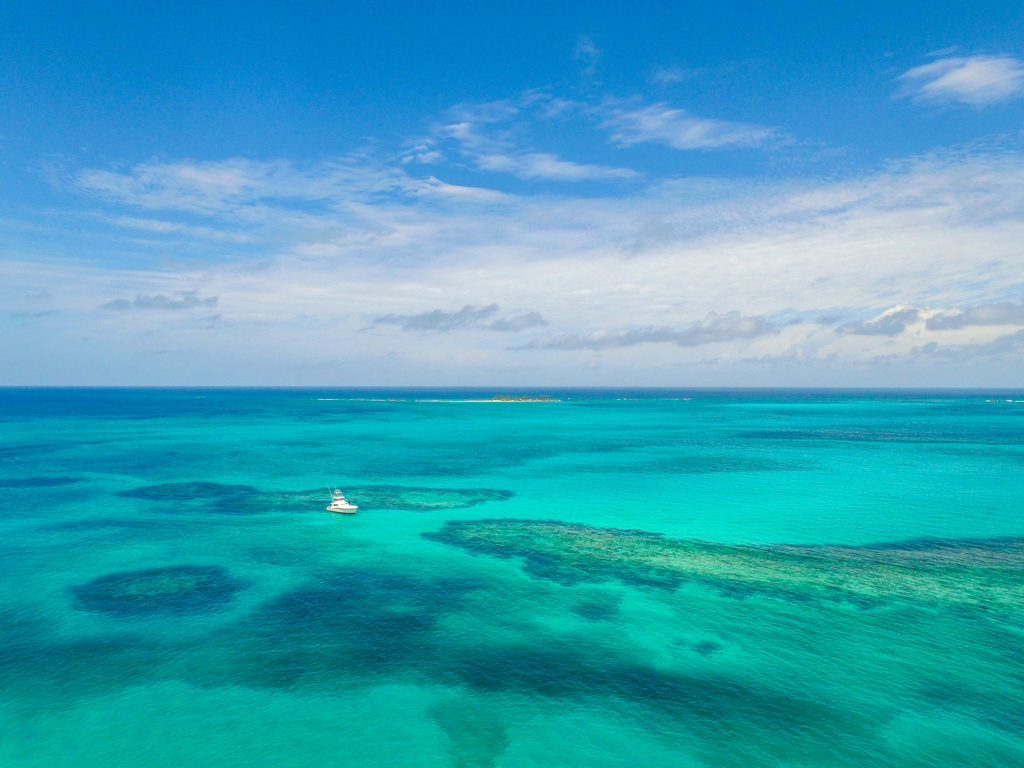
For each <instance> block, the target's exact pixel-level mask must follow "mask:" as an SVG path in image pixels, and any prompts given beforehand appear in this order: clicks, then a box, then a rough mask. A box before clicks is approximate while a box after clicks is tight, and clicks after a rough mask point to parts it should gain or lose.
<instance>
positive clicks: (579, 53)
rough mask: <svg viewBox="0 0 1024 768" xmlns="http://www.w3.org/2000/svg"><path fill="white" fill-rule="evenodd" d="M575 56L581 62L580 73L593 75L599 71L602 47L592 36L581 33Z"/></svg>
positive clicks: (588, 75) (574, 52) (574, 51)
mask: <svg viewBox="0 0 1024 768" xmlns="http://www.w3.org/2000/svg"><path fill="white" fill-rule="evenodd" d="M573 58H575V59H576V61H578V62H579V63H580V73H581V74H582V75H584V76H585V77H593V76H594V73H595V72H596V71H597V62H598V60H599V59H600V58H601V49H600V48H598V47H597V45H596V44H595V43H594V41H593V40H592V39H590V37H588V36H587V35H580V38H579V39H578V40H577V41H576V48H575V49H574V50H573Z"/></svg>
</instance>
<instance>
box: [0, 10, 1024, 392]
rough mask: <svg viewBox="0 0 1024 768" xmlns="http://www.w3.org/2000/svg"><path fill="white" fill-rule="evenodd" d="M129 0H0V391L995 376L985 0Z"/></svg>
mask: <svg viewBox="0 0 1024 768" xmlns="http://www.w3.org/2000/svg"><path fill="white" fill-rule="evenodd" d="M150 5H151V4H139V3H92V4H85V3H74V4H71V3H67V4H59V3H57V4H54V3H40V2H34V3H8V4H6V6H5V11H4V23H3V25H0V72H2V75H0V76H2V80H0V204H2V210H0V235H2V237H0V274H3V275H4V276H5V278H4V279H3V280H2V281H0V299H2V305H0V307H2V309H0V356H2V359H3V360H4V361H5V362H4V363H3V364H2V366H0V384H169V385H170V384H268V385H314V384H317V385H318V384H337V385H359V384H395V385H403V384H409V385H411V384H467V385H480V384H492V385H513V384H515V385H531V384H532V385H571V384H581V385H582V384H593V385H736V386H754V385H807V386H811V385H825V386H827V385H873V386H915V385H916V386H920V385H940V384H941V385H949V386H1006V385H1015V384H1016V385H1019V384H1021V382H1022V381H1024V303H1022V301H1024V279H1022V278H1021V277H1020V275H1021V274H1022V273H1024V269H1022V267H1024V252H1022V249H1024V246H1022V245H1021V244H1022V243H1024V146H1022V143H1024V142H1022V140H1024V133H1022V129H1024V32H1022V30H1024V6H1021V5H1020V4H1019V3H1011V2H998V3H995V2H987V3H986V2H976V3H970V4H966V3H961V2H957V3H952V2H949V3H941V2H939V3H936V2H931V3H914V2H906V3H895V4H894V3H872V2H864V3H856V4H853V3H850V4H831V3H820V2H818V3H799V2H793V3H785V4H774V5H776V6H778V7H768V6H767V5H766V4H762V3H753V2H746V3H743V2H724V3H716V4H706V3H702V4H697V3H692V4H683V3H645V2H630V3H601V2H588V3H559V4H551V3H530V2H519V3H514V4H512V3H436V4H425V3H397V2H372V3H369V2H368V3H355V2H352V3H345V4H339V3H289V4H280V3H279V4H270V3H246V4H235V3H210V4H198V3H165V4H160V6H159V7H150ZM552 5H555V7H552Z"/></svg>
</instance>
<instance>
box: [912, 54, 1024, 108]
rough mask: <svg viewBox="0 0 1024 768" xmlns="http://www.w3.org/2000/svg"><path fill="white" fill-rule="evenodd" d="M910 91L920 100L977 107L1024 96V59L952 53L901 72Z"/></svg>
mask: <svg viewBox="0 0 1024 768" xmlns="http://www.w3.org/2000/svg"><path fill="white" fill-rule="evenodd" d="M900 80H902V81H903V83H904V86H905V88H906V91H905V92H906V94H908V95H911V96H913V97H914V98H915V99H918V100H920V101H930V102H946V103H948V102H961V103H963V104H969V105H971V106H975V107H982V106H988V105H990V104H997V103H999V102H1002V101H1009V100H1010V99H1015V98H1021V97H1022V96H1024V61H1021V60H1020V59H1017V58H1014V57H1012V56H951V57H949V58H944V59H939V60H937V61H932V62H930V63H928V64H922V65H921V66H919V67H914V68H913V69H910V70H907V71H906V72H904V73H903V74H902V75H900Z"/></svg>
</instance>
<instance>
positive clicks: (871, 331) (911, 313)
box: [836, 307, 921, 336]
mask: <svg viewBox="0 0 1024 768" xmlns="http://www.w3.org/2000/svg"><path fill="white" fill-rule="evenodd" d="M920 318H921V311H920V310H919V309H917V308H916V307H892V308H891V309H887V310H886V311H885V312H883V313H882V314H880V315H878V316H877V317H873V318H871V319H870V320H865V321H863V322H853V323H844V324H843V325H840V326H839V327H838V328H836V333H851V334H854V335H856V336H896V335H897V334H900V333H903V331H904V330H906V328H907V326H908V325H910V324H911V323H916V322H917V321H918V320H919V319H920Z"/></svg>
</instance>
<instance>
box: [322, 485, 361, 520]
mask: <svg viewBox="0 0 1024 768" xmlns="http://www.w3.org/2000/svg"><path fill="white" fill-rule="evenodd" d="M327 490H328V491H330V490H331V489H330V488H329V487H328V489H327ZM357 509H359V507H357V506H356V505H355V504H349V503H348V502H347V501H346V500H345V497H344V496H343V495H342V494H341V491H339V490H334V491H332V492H331V503H330V504H328V505H327V511H328V512H341V513H342V514H345V515H351V514H354V513H355V511H356V510H357Z"/></svg>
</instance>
